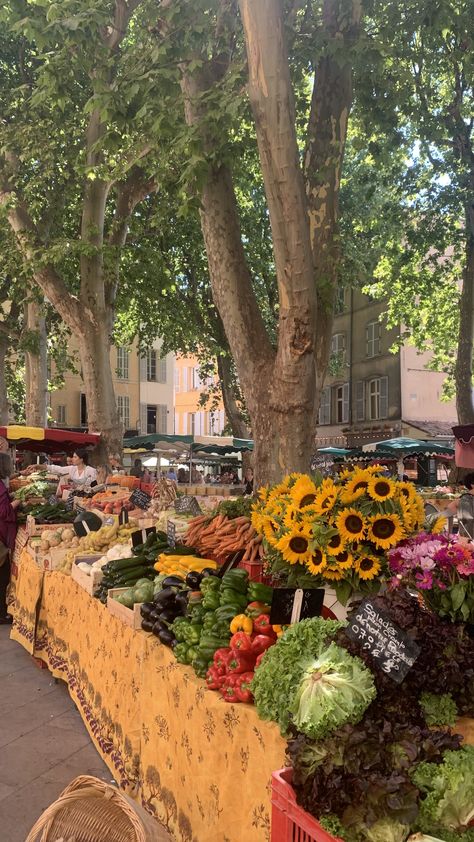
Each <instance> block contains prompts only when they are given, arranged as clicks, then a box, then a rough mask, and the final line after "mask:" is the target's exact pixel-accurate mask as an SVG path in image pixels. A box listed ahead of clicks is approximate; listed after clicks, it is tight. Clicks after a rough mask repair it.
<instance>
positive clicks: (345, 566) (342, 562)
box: [331, 550, 354, 570]
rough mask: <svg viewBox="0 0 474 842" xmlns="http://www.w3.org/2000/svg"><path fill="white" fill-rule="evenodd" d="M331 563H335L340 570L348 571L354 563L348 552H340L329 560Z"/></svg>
mask: <svg viewBox="0 0 474 842" xmlns="http://www.w3.org/2000/svg"><path fill="white" fill-rule="evenodd" d="M331 562H337V566H338V567H340V568H341V570H349V568H350V567H352V565H353V563H354V558H353V556H352V555H351V554H350V552H349V551H348V550H342V552H340V553H338V554H337V556H336V557H335V558H333V559H331Z"/></svg>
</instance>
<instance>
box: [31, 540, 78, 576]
mask: <svg viewBox="0 0 474 842" xmlns="http://www.w3.org/2000/svg"><path fill="white" fill-rule="evenodd" d="M27 551H28V552H29V554H30V556H31V557H32V559H33V560H34V561H35V562H36V564H37V565H38V567H40V568H41V569H42V570H57V569H58V568H59V567H60V566H61V564H62V563H63V561H64V559H65V558H66V555H67V554H68V553H69V552H70V551H71V548H70V547H64V548H63V547H51V548H50V549H49V550H40V549H39V547H35V546H34V545H33V546H32V545H31V544H28V545H27Z"/></svg>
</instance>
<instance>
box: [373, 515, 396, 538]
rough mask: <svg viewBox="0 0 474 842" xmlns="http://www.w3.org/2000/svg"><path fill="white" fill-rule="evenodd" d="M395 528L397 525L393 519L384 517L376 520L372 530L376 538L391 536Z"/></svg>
mask: <svg viewBox="0 0 474 842" xmlns="http://www.w3.org/2000/svg"><path fill="white" fill-rule="evenodd" d="M395 529H396V526H395V524H394V522H393V520H389V519H388V518H385V517H382V518H379V520H376V521H375V523H374V525H373V527H372V532H373V533H374V535H375V537H376V538H391V537H392V535H393V533H394V532H395Z"/></svg>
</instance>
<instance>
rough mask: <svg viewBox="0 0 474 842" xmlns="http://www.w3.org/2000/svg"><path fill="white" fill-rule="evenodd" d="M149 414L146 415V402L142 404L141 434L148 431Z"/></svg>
mask: <svg viewBox="0 0 474 842" xmlns="http://www.w3.org/2000/svg"><path fill="white" fill-rule="evenodd" d="M145 370H146V359H145ZM146 427H147V415H146V403H141V404H140V433H141V435H142V436H143V435H146V433H147V429H146Z"/></svg>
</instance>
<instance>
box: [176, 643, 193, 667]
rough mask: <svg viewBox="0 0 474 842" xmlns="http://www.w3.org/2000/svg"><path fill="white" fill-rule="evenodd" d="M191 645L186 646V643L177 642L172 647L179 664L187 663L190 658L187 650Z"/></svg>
mask: <svg viewBox="0 0 474 842" xmlns="http://www.w3.org/2000/svg"><path fill="white" fill-rule="evenodd" d="M190 648H191V647H189V646H188V644H187V643H178V644H177V645H176V646H175V647H174V649H173V652H174V656H175V658H176V660H177V661H178V663H179V664H189V663H190V660H189V659H188V650H189V649H190Z"/></svg>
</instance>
